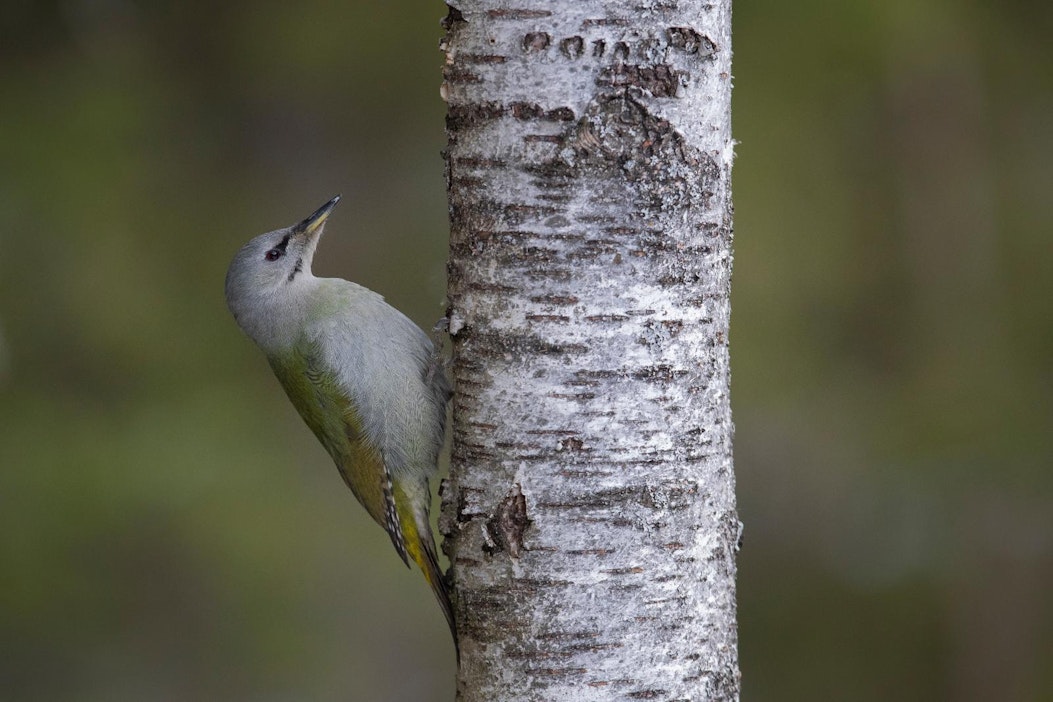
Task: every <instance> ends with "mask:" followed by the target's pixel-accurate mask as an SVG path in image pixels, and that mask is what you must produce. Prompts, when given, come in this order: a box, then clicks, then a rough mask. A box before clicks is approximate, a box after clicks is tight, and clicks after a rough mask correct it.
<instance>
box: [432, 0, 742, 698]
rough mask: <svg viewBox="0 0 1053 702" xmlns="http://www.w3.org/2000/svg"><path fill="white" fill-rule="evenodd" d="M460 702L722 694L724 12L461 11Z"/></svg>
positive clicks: (457, 248)
mask: <svg viewBox="0 0 1053 702" xmlns="http://www.w3.org/2000/svg"><path fill="white" fill-rule="evenodd" d="M453 4H454V5H456V7H451V10H450V16H449V17H448V18H447V21H446V24H447V36H446V39H445V40H444V42H443V46H444V49H445V51H446V55H447V65H446V70H445V82H444V85H443V95H444V97H445V98H446V100H447V101H448V103H449V114H448V135H449V148H448V151H447V154H446V158H447V171H448V178H449V187H450V213H451V224H452V233H451V257H450V271H449V272H450V313H449V319H450V333H451V336H452V338H453V344H454V367H453V375H454V378H455V381H456V386H457V394H456V398H455V407H454V448H453V466H452V470H451V477H450V480H449V482H448V484H447V485H446V486H445V488H444V493H443V499H444V508H443V518H442V520H441V528H442V530H443V531H444V533H445V534H446V536H447V541H446V548H447V552H448V553H449V554H450V556H451V561H452V575H451V577H452V580H453V583H454V589H455V608H456V611H457V618H458V627H459V630H460V646H461V654H462V661H461V668H460V673H459V681H458V698H459V699H460V700H462V701H463V702H509V701H512V700H545V701H546V702H550V701H557V700H575V701H577V700H618V699H626V700H640V699H646V700H733V699H737V698H738V689H739V673H738V662H737V650H736V625H735V582H734V579H735V553H736V551H737V543H738V538H739V533H740V524H739V521H738V519H737V516H736V512H735V500H734V475H733V472H732V463H731V438H732V424H731V413H730V405H729V396H728V382H729V373H728V347H727V338H728V336H727V335H728V317H729V313H730V308H729V299H728V295H729V286H730V275H731V191H730V173H731V159H732V140H731V130H730V91H731V80H730V70H731V28H730V14H731V8H730V0H712V1H711V2H702V1H701V0H637V1H635V2H614V1H611V0H608V1H606V2H604V1H601V0H564V2H556V1H554V0H550V1H549V2H542V1H541V0H518V2H508V0H456V2H454V3H453Z"/></svg>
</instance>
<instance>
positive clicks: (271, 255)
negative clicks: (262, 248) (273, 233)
mask: <svg viewBox="0 0 1053 702" xmlns="http://www.w3.org/2000/svg"><path fill="white" fill-rule="evenodd" d="M263 257H264V258H265V259H267V260H268V261H277V260H278V259H279V258H281V257H282V251H281V249H271V250H270V251H268V252H267V253H265V254H264V255H263Z"/></svg>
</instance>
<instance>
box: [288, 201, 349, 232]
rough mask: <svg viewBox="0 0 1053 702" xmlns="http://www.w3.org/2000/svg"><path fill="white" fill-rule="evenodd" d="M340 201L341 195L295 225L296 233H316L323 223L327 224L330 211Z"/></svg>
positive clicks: (294, 230)
mask: <svg viewBox="0 0 1053 702" xmlns="http://www.w3.org/2000/svg"><path fill="white" fill-rule="evenodd" d="M338 202H340V196H339V195H337V196H336V197H334V198H333V199H332V200H330V201H329V202H327V203H325V204H324V205H322V206H321V207H319V208H318V209H317V210H315V211H314V214H312V215H311V216H310V217H308V218H307V219H305V220H304V221H302V222H300V223H299V224H297V225H296V226H295V227H293V233H294V234H314V233H315V232H316V231H318V230H319V229H321V227H322V225H323V224H325V220H326V219H327V218H328V217H329V213H330V212H332V211H333V208H335V207H336V203H338Z"/></svg>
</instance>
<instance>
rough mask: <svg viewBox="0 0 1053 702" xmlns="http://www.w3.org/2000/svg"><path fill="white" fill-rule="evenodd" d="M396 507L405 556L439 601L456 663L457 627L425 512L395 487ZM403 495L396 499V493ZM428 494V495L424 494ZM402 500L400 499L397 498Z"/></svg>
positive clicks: (458, 646)
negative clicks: (454, 651) (454, 650)
mask: <svg viewBox="0 0 1053 702" xmlns="http://www.w3.org/2000/svg"><path fill="white" fill-rule="evenodd" d="M395 492H396V495H395V503H396V504H397V505H398V506H399V521H400V522H401V526H402V536H403V538H404V539H405V543H404V545H405V548H406V553H407V554H408V555H409V557H410V558H412V559H413V561H414V562H415V563H416V564H417V565H418V566H420V569H421V572H422V573H423V574H424V579H425V580H427V581H428V585H430V586H431V590H432V592H434V593H435V599H437V600H438V601H439V606H440V607H441V608H442V613H443V615H444V616H445V617H446V623H447V624H448V625H449V626H450V635H451V636H452V637H453V645H454V648H456V650H457V660H458V661H460V659H461V648H460V645H459V644H458V642H457V624H456V622H455V621H454V618H453V605H452V604H451V603H450V593H449V590H448V589H447V587H446V578H445V576H444V575H443V572H442V569H441V568H440V567H439V558H438V556H437V555H436V552H435V539H434V538H433V537H432V534H431V525H430V522H429V520H428V508H427V505H425V506H424V509H423V510H417V509H414V508H413V506H412V504H411V503H410V501H409V500H407V499H406V495H405V492H404V491H402V490H401V489H400V487H399V486H398V485H396V487H395ZM400 492H401V493H402V494H401V495H399V494H398V493H400ZM426 494H429V493H426ZM400 497H401V498H402V499H399V498H400Z"/></svg>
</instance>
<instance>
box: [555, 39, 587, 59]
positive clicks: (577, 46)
mask: <svg viewBox="0 0 1053 702" xmlns="http://www.w3.org/2000/svg"><path fill="white" fill-rule="evenodd" d="M559 51H560V53H561V54H563V55H564V56H566V57H567V58H569V59H577V58H581V55H582V54H583V53H585V40H584V39H582V38H581V37H577V36H575V37H567V38H566V39H564V40H562V41H561V42H560V43H559Z"/></svg>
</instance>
